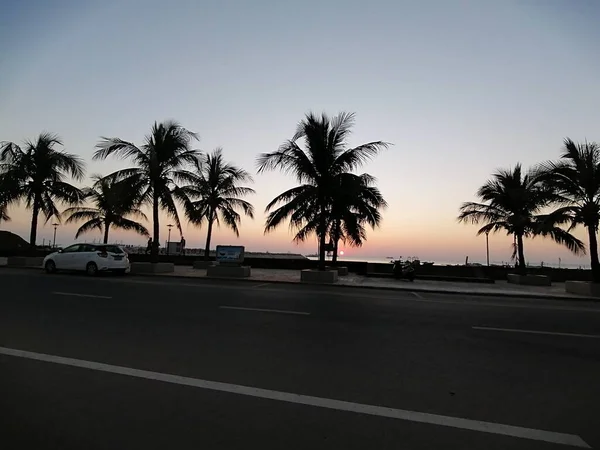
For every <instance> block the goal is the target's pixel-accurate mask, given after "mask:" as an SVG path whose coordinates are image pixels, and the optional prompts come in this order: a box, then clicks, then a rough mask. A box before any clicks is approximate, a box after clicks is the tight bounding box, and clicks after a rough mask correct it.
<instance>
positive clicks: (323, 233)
mask: <svg viewBox="0 0 600 450" xmlns="http://www.w3.org/2000/svg"><path fill="white" fill-rule="evenodd" d="M323 209H324V208H322V209H321V217H320V218H319V270H325V253H326V252H325V242H326V239H327V222H326V221H325V214H324V211H323Z"/></svg>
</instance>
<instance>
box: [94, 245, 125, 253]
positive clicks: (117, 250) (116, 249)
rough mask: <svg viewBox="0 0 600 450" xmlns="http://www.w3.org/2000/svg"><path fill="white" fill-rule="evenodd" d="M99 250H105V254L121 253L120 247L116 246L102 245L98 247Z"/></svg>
mask: <svg viewBox="0 0 600 450" xmlns="http://www.w3.org/2000/svg"><path fill="white" fill-rule="evenodd" d="M98 249H99V250H106V251H107V252H110V253H123V250H121V248H120V247H117V246H116V245H103V246H100V247H98Z"/></svg>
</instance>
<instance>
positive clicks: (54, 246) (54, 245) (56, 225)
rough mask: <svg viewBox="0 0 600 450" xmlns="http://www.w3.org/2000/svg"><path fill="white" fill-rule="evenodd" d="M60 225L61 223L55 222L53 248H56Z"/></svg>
mask: <svg viewBox="0 0 600 450" xmlns="http://www.w3.org/2000/svg"><path fill="white" fill-rule="evenodd" d="M59 225H60V223H56V222H55V223H53V224H52V226H53V227H54V240H53V241H52V248H56V229H57V228H58V226H59Z"/></svg>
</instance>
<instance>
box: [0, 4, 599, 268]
mask: <svg viewBox="0 0 600 450" xmlns="http://www.w3.org/2000/svg"><path fill="white" fill-rule="evenodd" d="M599 19H600V3H598V2H597V1H595V0H564V1H558V0H545V1H535V0H529V1H528V0H521V1H513V0H503V1H497V0H473V1H458V0H456V1H454V0H439V1H434V0H421V1H418V2H417V1H402V0H389V1H387V0H372V1H369V2H365V1H362V0H360V1H356V0H320V1H315V0H305V1H303V2H296V1H289V0H255V1H252V2H249V1H245V0H202V1H197V0H189V1H187V0H173V1H171V2H165V1H163V0H161V1H156V0H143V1H142V0H119V1H115V0H101V1H100V0H88V1H85V2H80V1H76V0H53V1H52V2H48V1H45V0H19V1H15V0H4V1H0V140H5V141H14V142H22V141H23V140H24V139H32V138H35V137H36V136H37V134H39V133H40V132H41V131H43V130H48V131H52V132H54V133H57V134H59V135H60V136H61V137H62V139H63V141H64V144H65V147H64V149H65V150H66V151H68V152H71V153H76V154H78V155H80V156H81V157H82V158H84V160H85V161H86V162H87V169H88V173H89V174H93V173H99V174H108V173H110V172H112V171H114V170H116V169H119V168H124V167H127V166H128V165H129V164H130V163H129V162H128V161H122V160H118V159H114V158H111V159H109V160H107V161H103V162H97V161H92V160H91V156H92V154H93V152H94V146H95V144H96V143H97V142H98V139H99V137H100V136H110V137H120V138H123V139H126V140H129V141H133V142H135V143H141V142H142V140H143V137H144V135H145V134H146V133H147V132H148V131H149V130H150V127H151V126H152V124H153V123H154V121H162V120H165V119H176V120H177V121H179V122H180V123H181V124H182V125H183V126H185V127H186V128H188V129H190V130H193V131H195V132H197V133H198V134H199V135H200V138H201V139H200V141H199V142H198V143H197V148H198V149H200V150H202V151H211V150H212V149H214V148H215V147H218V146H221V147H223V151H224V155H225V158H226V159H227V160H229V161H231V162H233V163H235V164H236V165H239V166H241V167H243V168H245V169H247V170H248V171H250V172H251V173H253V175H254V184H253V185H252V187H253V188H254V189H255V190H256V191H257V193H256V195H254V196H252V197H250V198H249V199H248V200H250V201H251V202H252V203H253V204H254V205H255V208H256V210H257V214H256V217H255V219H254V220H251V219H244V220H243V221H242V226H241V234H240V237H239V238H236V237H235V236H234V235H233V233H232V232H231V231H229V230H227V229H220V230H217V231H215V235H214V238H213V243H214V244H215V245H216V244H234V245H244V246H246V249H247V250H248V251H271V252H275V251H283V252H285V251H290V252H300V253H310V252H314V251H315V250H316V242H315V240H311V241H309V242H307V243H305V244H304V245H300V246H297V245H296V244H294V243H292V234H291V233H290V231H289V229H288V228H287V226H283V227H282V228H281V229H279V230H277V231H275V232H273V233H269V234H267V235H264V233H263V229H264V219H265V216H264V213H263V211H264V207H265V206H266V204H267V203H268V202H269V201H270V200H271V199H272V198H273V197H274V196H275V195H277V194H279V193H280V192H283V191H284V190H286V189H288V188H290V187H293V186H294V185H295V183H296V182H295V180H294V179H293V178H290V177H286V176H284V175H283V174H280V173H277V172H274V173H267V174H260V175H257V174H256V162H255V161H256V157H257V155H258V154H259V153H262V152H271V151H274V150H276V149H277V148H278V146H279V145H280V144H281V143H282V142H283V141H284V140H286V139H288V138H290V137H291V136H292V135H293V133H294V131H295V127H296V124H297V123H298V122H299V121H300V120H301V119H302V117H303V115H304V114H305V113H307V112H309V111H314V112H317V113H320V112H323V111H324V112H327V113H328V114H329V115H335V114H337V113H339V112H340V111H348V112H355V113H356V126H355V127H354V132H353V134H352V136H351V138H350V140H349V143H348V144H349V145H351V146H355V145H359V144H361V143H364V142H368V141H373V140H384V141H387V142H391V143H393V144H394V145H393V146H392V147H391V148H390V149H388V150H386V151H385V152H383V153H381V154H380V155H379V156H377V157H376V158H375V159H374V160H373V161H372V162H370V163H368V164H367V165H366V166H365V167H364V169H363V170H364V171H365V172H368V173H370V174H372V175H374V176H376V177H377V179H378V186H379V188H380V189H381V191H382V193H383V195H384V196H385V198H386V200H387V201H388V203H389V207H388V208H387V210H385V211H384V213H383V217H384V220H383V224H382V226H381V228H379V229H378V230H376V231H371V232H369V234H368V240H367V242H366V243H365V244H364V245H363V247H362V248H358V249H352V248H347V249H344V250H345V252H346V256H347V257H357V258H373V257H383V256H388V255H389V256H400V255H402V256H413V255H414V256H419V257H420V258H421V259H422V260H435V261H444V262H454V261H457V262H460V261H464V259H465V257H466V256H469V259H470V261H484V260H485V238H484V237H481V236H479V237H478V236H476V231H477V227H476V226H473V225H465V224H459V223H458V222H457V220H456V216H457V214H458V209H459V207H460V205H461V203H462V202H465V201H472V200H476V198H475V192H476V190H477V188H478V187H479V186H480V185H481V184H483V183H484V182H485V181H486V180H487V179H488V178H489V177H490V175H491V174H492V173H493V172H494V171H495V170H496V169H498V168H508V167H511V166H514V165H515V164H516V163H518V162H520V163H522V164H523V165H524V166H531V165H534V164H536V163H538V162H541V161H545V160H548V159H553V158H557V157H558V156H559V155H560V151H561V146H562V141H563V139H564V138H565V137H570V138H572V139H573V140H575V141H583V140H585V139H588V140H600V109H599V108H598V105H599V104H600V89H599V87H600V86H599V84H598V74H599V73H600V58H599V56H600V50H599V46H598V43H599V42H600V29H599V28H598V26H597V23H598V20H599ZM83 184H85V183H83ZM10 214H11V216H12V219H13V220H12V222H9V223H2V224H0V227H2V229H9V230H11V231H14V232H16V233H18V234H20V235H22V236H24V237H25V238H27V237H28V235H29V222H30V219H31V218H30V212H29V211H26V210H25V209H24V208H23V207H15V208H12V209H11V210H10ZM169 222H170V221H169V220H168V219H166V218H163V219H162V222H161V241H164V240H165V239H166V237H167V228H166V225H167V224H168V223H169ZM76 228H77V227H76V226H73V225H62V226H61V227H59V229H58V231H57V244H61V245H67V244H70V243H72V242H73V241H74V235H75V231H76ZM183 234H184V236H185V238H186V241H187V247H203V245H204V240H205V229H198V228H195V227H192V226H188V225H187V224H184V228H183ZM576 234H577V235H578V236H579V237H580V238H582V239H584V240H586V241H587V239H586V238H585V236H586V235H585V232H584V230H579V231H578V232H577V233H576ZM111 236H112V239H114V240H117V241H123V242H124V243H143V242H144V239H143V238H140V237H138V236H135V235H132V234H128V233H120V232H118V231H113V232H112V234H111ZM51 237H52V227H51V226H50V225H46V226H44V227H42V226H40V229H39V231H38V239H39V240H40V241H42V239H45V240H46V241H47V240H48V239H50V238H51ZM98 238H100V234H99V233H98V234H89V235H86V236H84V237H83V238H82V239H87V240H88V241H91V240H93V239H98ZM175 239H179V233H178V232H175V231H174V232H173V233H172V240H175ZM39 243H41V242H39ZM511 243H512V239H511V238H510V237H507V236H506V235H505V234H497V235H493V236H490V255H491V256H490V257H491V259H492V261H507V260H508V259H509V258H510V253H511ZM525 245H526V246H525V252H526V258H527V259H528V260H529V261H531V262H536V261H537V262H539V261H545V262H546V263H556V261H557V260H558V258H561V259H562V261H563V262H569V263H573V264H578V263H581V264H586V263H587V258H584V259H581V260H580V259H579V258H578V257H574V256H572V255H570V254H569V252H568V251H566V250H564V249H563V248H561V247H559V246H558V245H557V244H554V243H553V242H551V241H548V240H543V239H541V238H538V239H535V240H531V241H527V242H526V244H525Z"/></svg>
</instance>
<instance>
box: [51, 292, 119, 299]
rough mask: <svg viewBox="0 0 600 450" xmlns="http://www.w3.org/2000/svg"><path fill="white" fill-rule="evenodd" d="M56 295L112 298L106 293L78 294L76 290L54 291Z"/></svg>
mask: <svg viewBox="0 0 600 450" xmlns="http://www.w3.org/2000/svg"><path fill="white" fill-rule="evenodd" d="M53 294H54V295H67V296H69V297H89V298H112V297H108V296H106V295H92V294H77V293H75V292H53Z"/></svg>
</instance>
